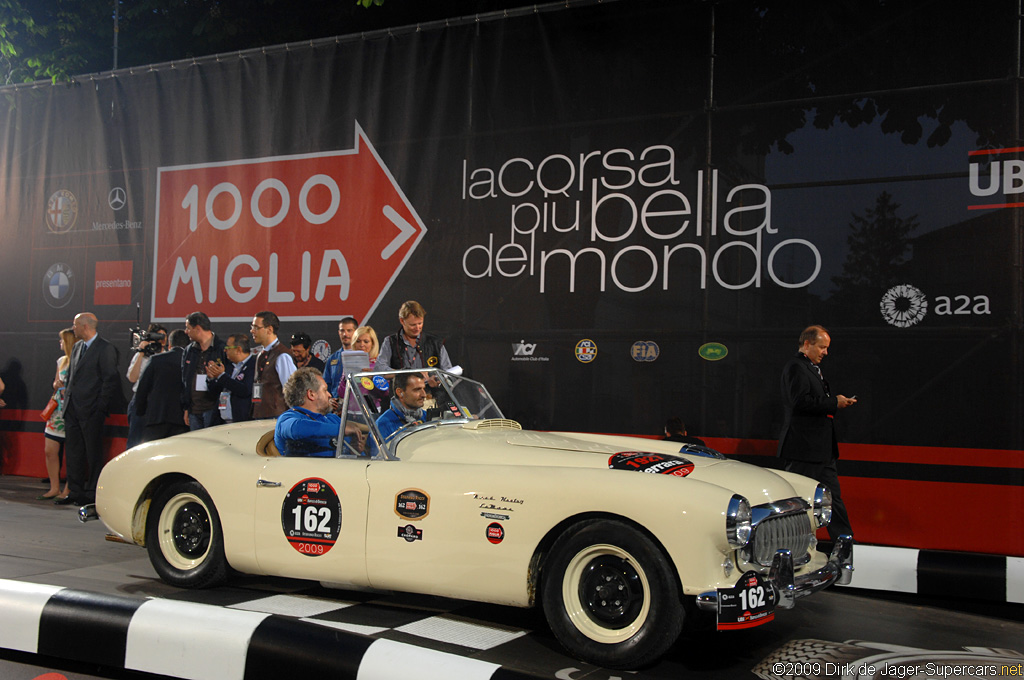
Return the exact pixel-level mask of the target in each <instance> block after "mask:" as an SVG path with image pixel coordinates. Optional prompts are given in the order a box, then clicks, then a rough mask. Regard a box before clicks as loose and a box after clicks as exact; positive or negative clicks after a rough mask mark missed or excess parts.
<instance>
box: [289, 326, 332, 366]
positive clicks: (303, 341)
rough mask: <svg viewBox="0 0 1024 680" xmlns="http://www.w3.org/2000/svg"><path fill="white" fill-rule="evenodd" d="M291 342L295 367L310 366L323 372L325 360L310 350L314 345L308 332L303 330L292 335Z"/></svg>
mask: <svg viewBox="0 0 1024 680" xmlns="http://www.w3.org/2000/svg"><path fill="white" fill-rule="evenodd" d="M290 344H291V348H292V349H291V352H292V360H293V361H294V362H295V368H306V367H307V366H308V367H309V368H315V369H316V370H318V371H321V372H322V371H323V370H324V362H323V361H322V360H321V359H320V357H318V356H317V355H315V354H313V353H312V352H310V351H309V348H310V347H311V346H312V345H313V340H312V338H310V337H309V334H308V333H303V332H301V331H300V332H298V333H295V334H294V335H292V340H291V343H290Z"/></svg>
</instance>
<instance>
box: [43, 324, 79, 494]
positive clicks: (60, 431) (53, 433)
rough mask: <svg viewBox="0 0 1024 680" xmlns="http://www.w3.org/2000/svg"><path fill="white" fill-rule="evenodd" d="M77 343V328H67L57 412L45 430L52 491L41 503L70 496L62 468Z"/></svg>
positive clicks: (62, 337)
mask: <svg viewBox="0 0 1024 680" xmlns="http://www.w3.org/2000/svg"><path fill="white" fill-rule="evenodd" d="M75 340H76V338H75V330H74V329H73V328H65V329H64V330H62V331H61V332H60V345H61V348H62V349H63V350H64V356H62V357H60V358H59V359H57V374H56V375H55V376H54V378H53V398H54V399H55V400H56V401H57V408H55V409H54V411H53V413H52V414H51V415H50V418H49V420H47V421H46V427H45V428H44V429H43V439H44V444H43V455H44V456H45V457H46V474H47V476H49V478H50V488H49V490H48V491H47V492H46V493H44V494H42V495H41V496H37V497H36V500H39V501H45V500H50V499H53V498H64V497H65V496H67V495H68V485H67V483H65V484H64V490H63V491H61V489H60V466H61V463H62V462H63V460H62V459H63V457H64V456H63V455H62V454H63V453H64V384H65V383H66V382H67V379H68V370H69V369H70V368H71V350H72V349H73V348H74V346H75Z"/></svg>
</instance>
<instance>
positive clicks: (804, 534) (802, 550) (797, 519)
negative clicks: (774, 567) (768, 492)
mask: <svg viewBox="0 0 1024 680" xmlns="http://www.w3.org/2000/svg"><path fill="white" fill-rule="evenodd" d="M813 538H814V530H813V529H811V520H810V519H809V518H808V517H807V513H806V512H795V513H792V514H788V515H777V516H774V517H766V518H765V519H763V520H761V521H760V522H758V524H757V526H756V527H754V536H753V538H752V539H751V541H750V552H751V557H752V558H753V559H752V560H751V561H752V562H756V563H757V564H760V565H761V566H762V567H770V566H771V564H772V558H773V557H775V552H776V551H777V550H788V551H790V552H791V553H792V554H793V564H794V565H801V564H805V563H806V562H807V561H808V560H809V559H810V554H809V553H808V550H809V549H810V547H811V540H812V539H813Z"/></svg>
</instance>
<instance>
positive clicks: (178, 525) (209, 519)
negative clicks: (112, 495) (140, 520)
mask: <svg viewBox="0 0 1024 680" xmlns="http://www.w3.org/2000/svg"><path fill="white" fill-rule="evenodd" d="M146 550H147V552H148V553H149V560H150V562H152V563H153V568H154V569H156V573H157V574H159V575H160V578H161V579H163V580H164V581H165V582H167V583H170V584H171V585H173V586H178V587H179V588H208V587H210V586H214V585H217V584H219V583H221V582H223V581H224V579H225V578H227V573H228V570H227V561H226V560H225V559H224V538H223V533H222V532H221V527H220V517H218V515H217V509H216V508H215V507H214V505H213V501H212V500H211V499H210V495H209V494H208V493H206V489H204V488H203V486H202V485H201V484H200V483H199V482H195V481H189V482H177V483H175V484H171V485H170V486H168V487H166V488H164V489H162V490H161V491H160V492H159V493H158V494H157V495H156V498H154V500H153V504H152V505H151V506H150V509H149V515H148V521H147V523H146Z"/></svg>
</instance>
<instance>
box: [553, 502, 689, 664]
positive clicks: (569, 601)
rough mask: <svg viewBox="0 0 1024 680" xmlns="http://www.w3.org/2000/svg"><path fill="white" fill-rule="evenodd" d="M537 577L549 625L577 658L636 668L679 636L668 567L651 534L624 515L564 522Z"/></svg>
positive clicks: (679, 609) (679, 612)
mask: <svg viewBox="0 0 1024 680" xmlns="http://www.w3.org/2000/svg"><path fill="white" fill-rule="evenodd" d="M541 578H542V584H541V599H542V602H543V606H544V613H545V616H546V617H547V620H548V625H549V626H551V630H552V632H553V633H554V634H555V637H557V638H558V641H559V642H561V643H562V645H563V646H564V647H565V648H566V649H567V650H568V651H569V653H571V654H572V655H573V656H576V657H577V658H579V659H581V660H583V661H587V662H589V663H593V664H597V665H600V666H605V667H607V668H624V669H630V668H641V667H643V666H646V665H648V664H650V663H653V662H654V661H656V660H657V659H658V658H659V657H661V656H662V655H663V654H664V653H665V652H666V651H668V649H669V647H671V646H672V645H673V644H674V643H675V641H676V639H677V638H678V637H679V632H680V630H681V629H682V626H683V618H684V614H683V606H682V602H681V601H680V596H679V586H678V584H677V582H676V578H675V575H674V573H673V571H672V567H671V565H670V563H669V562H668V560H667V559H666V557H665V555H664V554H663V553H662V552H661V549H660V548H659V547H658V546H657V545H655V544H654V542H653V541H651V539H650V538H648V537H647V536H646V535H645V534H644V533H643V532H642V531H640V530H639V529H637V528H635V527H632V526H629V525H628V524H626V523H624V522H620V521H614V520H594V521H589V522H584V523H581V524H577V525H575V526H573V527H572V528H570V529H569V530H568V531H567V532H566V533H564V534H563V535H562V536H561V537H559V539H558V540H557V541H556V542H555V544H554V546H553V547H552V549H551V553H550V554H549V556H548V558H547V560H546V561H545V564H544V567H543V571H542V576H541Z"/></svg>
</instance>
